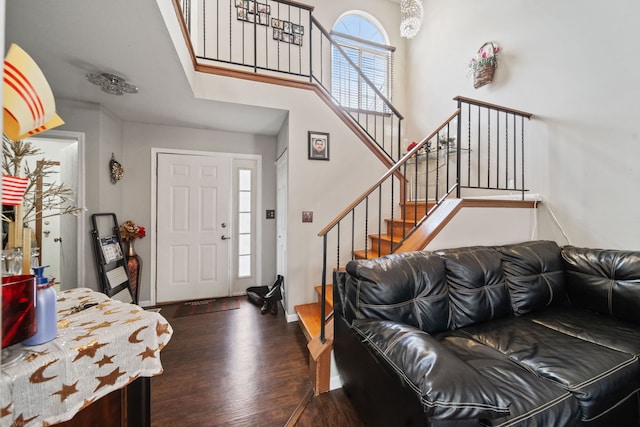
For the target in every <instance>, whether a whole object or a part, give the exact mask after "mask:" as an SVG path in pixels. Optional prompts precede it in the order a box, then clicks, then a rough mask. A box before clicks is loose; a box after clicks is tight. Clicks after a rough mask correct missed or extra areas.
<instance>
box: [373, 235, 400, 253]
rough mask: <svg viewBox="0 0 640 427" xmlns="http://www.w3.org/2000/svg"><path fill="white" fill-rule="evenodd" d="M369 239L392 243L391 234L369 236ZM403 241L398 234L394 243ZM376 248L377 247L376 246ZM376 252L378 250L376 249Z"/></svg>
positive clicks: (394, 236)
mask: <svg viewBox="0 0 640 427" xmlns="http://www.w3.org/2000/svg"><path fill="white" fill-rule="evenodd" d="M369 238H370V239H372V240H376V239H380V240H383V241H385V242H390V241H391V234H369ZM401 240H402V236H398V235H397V234H394V235H393V241H394V243H397V242H399V241H401ZM374 247H375V245H374ZM375 249H376V250H377V249H378V248H375Z"/></svg>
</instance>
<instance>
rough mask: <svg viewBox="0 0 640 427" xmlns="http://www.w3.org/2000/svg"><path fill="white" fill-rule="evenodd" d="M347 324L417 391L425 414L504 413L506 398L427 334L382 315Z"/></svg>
mask: <svg viewBox="0 0 640 427" xmlns="http://www.w3.org/2000/svg"><path fill="white" fill-rule="evenodd" d="M351 327H352V329H353V330H354V331H355V332H356V333H357V334H358V335H360V336H361V337H362V340H363V342H364V343H365V344H366V345H367V346H369V348H370V349H371V350H372V352H373V353H374V354H375V355H376V357H377V358H378V359H379V360H381V361H382V362H383V363H385V364H386V365H387V366H389V367H390V368H391V369H392V370H393V371H394V372H395V374H397V375H398V376H400V377H401V379H402V380H403V382H404V383H405V384H406V386H407V387H409V388H410V389H411V390H412V391H413V392H414V393H415V394H416V395H417V397H418V398H419V399H420V401H421V403H422V405H423V407H424V412H425V415H427V416H428V417H431V418H433V419H436V420H448V419H460V420H462V419H476V418H490V419H492V418H498V417H504V416H506V415H508V414H509V408H508V407H509V405H510V404H511V402H509V401H505V399H504V398H503V397H502V396H501V395H500V393H499V391H498V389H497V388H496V387H495V386H494V385H493V384H491V383H490V382H489V381H488V380H487V379H486V378H484V377H482V375H481V374H480V373H479V372H478V371H476V370H475V369H474V368H473V367H472V366H470V365H469V364H467V363H466V362H464V361H463V360H462V359H460V358H459V357H458V356H457V355H456V354H455V353H454V352H453V351H451V350H449V349H448V348H447V347H445V346H444V345H443V344H442V343H440V342H439V341H438V340H436V339H435V338H433V336H431V335H429V334H428V333H426V332H423V331H421V330H420V329H417V328H414V327H411V326H408V325H403V324H400V323H396V322H391V321H384V320H371V319H356V320H354V322H353V324H352V326H351Z"/></svg>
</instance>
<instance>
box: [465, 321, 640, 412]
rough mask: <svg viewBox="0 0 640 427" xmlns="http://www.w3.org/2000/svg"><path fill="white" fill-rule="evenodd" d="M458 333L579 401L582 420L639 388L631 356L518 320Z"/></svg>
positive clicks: (638, 364) (638, 366) (639, 374)
mask: <svg viewBox="0 0 640 427" xmlns="http://www.w3.org/2000/svg"><path fill="white" fill-rule="evenodd" d="M464 332H465V333H467V334H469V336H470V337H471V338H473V339H475V340H477V341H479V342H481V343H483V344H486V345H488V346H490V347H492V348H494V349H496V350H498V351H499V352H501V353H503V354H505V355H507V356H508V357H509V358H510V359H511V360H514V361H515V362H517V363H519V364H520V365H522V366H523V367H525V368H526V369H529V370H530V371H531V372H535V373H536V374H537V375H539V376H541V377H544V378H547V379H548V380H550V381H553V382H555V383H556V384H558V385H559V386H561V387H563V388H564V389H566V390H567V391H569V392H571V393H572V394H573V396H574V397H575V398H576V399H577V400H578V402H579V403H580V408H581V411H582V419H583V420H584V421H588V420H591V419H594V418H596V417H598V416H599V415H602V414H603V413H604V412H606V411H607V410H608V409H610V408H612V407H614V406H615V405H617V404H618V403H620V402H622V401H623V400H624V399H626V398H627V397H628V396H629V395H631V394H632V393H634V392H635V391H637V390H638V389H639V388H640V361H639V360H638V357H637V356H636V355H633V354H629V353H624V352H620V351H616V350H613V349H610V348H606V347H603V346H600V345H598V344H594V343H591V342H588V341H584V340H582V339H579V338H576V337H573V336H570V335H566V334H564V333H561V332H558V331H556V330H553V329H550V328H547V327H545V326H543V325H541V324H538V323H535V322H532V321H530V320H528V319H526V318H523V317H513V318H509V319H500V320H495V321H493V322H489V323H485V324H482V325H475V326H471V327H469V328H465V329H464Z"/></svg>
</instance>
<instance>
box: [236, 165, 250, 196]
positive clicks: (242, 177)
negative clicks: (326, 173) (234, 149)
mask: <svg viewBox="0 0 640 427" xmlns="http://www.w3.org/2000/svg"><path fill="white" fill-rule="evenodd" d="M238 189H239V190H240V191H251V170H250V169H240V170H239V171H238Z"/></svg>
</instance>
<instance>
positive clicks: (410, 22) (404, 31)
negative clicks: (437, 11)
mask: <svg viewBox="0 0 640 427" xmlns="http://www.w3.org/2000/svg"><path fill="white" fill-rule="evenodd" d="M423 16H424V9H423V7H422V0H400V17H401V21H400V36H402V37H405V38H408V39H412V38H414V37H415V36H416V34H418V31H420V25H422V18H423Z"/></svg>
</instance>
